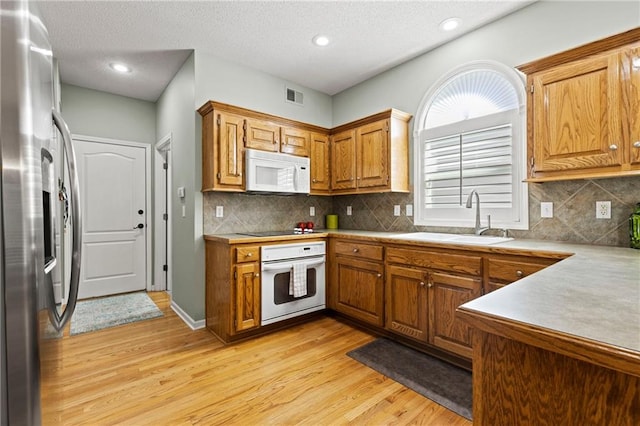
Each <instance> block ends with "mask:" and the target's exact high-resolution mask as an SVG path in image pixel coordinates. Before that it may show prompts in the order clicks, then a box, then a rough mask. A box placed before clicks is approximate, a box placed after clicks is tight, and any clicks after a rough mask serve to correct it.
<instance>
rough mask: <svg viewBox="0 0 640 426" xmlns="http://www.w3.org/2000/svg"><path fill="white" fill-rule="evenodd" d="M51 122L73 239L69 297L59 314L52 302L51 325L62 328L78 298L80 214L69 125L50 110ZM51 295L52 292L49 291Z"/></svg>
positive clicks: (80, 252)
mask: <svg viewBox="0 0 640 426" xmlns="http://www.w3.org/2000/svg"><path fill="white" fill-rule="evenodd" d="M52 113H53V123H54V124H55V126H56V127H57V128H58V130H59V131H60V134H61V135H62V141H63V146H64V151H65V154H66V155H65V158H66V159H67V167H68V168H69V180H70V182H69V184H70V190H71V222H72V231H73V240H72V244H71V250H72V255H71V278H70V283H69V299H68V300H67V305H66V307H65V308H64V311H63V312H62V314H59V313H58V311H57V309H56V308H55V304H52V305H51V307H52V310H53V312H52V313H53V317H54V319H55V320H54V321H52V322H53V326H54V327H55V328H56V329H57V330H58V331H60V330H62V329H63V328H64V326H65V325H66V324H67V322H69V320H70V319H71V315H73V311H74V310H75V309H76V302H77V300H78V289H79V287H80V265H81V261H82V214H81V212H80V205H81V203H80V185H79V184H78V171H77V169H76V154H75V151H74V149H73V145H72V141H71V133H70V132H69V127H68V126H67V123H65V121H64V119H63V118H62V116H61V115H60V113H59V112H58V111H56V110H52ZM51 294H52V295H53V292H51Z"/></svg>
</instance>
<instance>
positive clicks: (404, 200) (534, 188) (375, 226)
mask: <svg viewBox="0 0 640 426" xmlns="http://www.w3.org/2000/svg"><path fill="white" fill-rule="evenodd" d="M543 201H550V202H553V214H554V217H553V218H548V219H547V218H544V219H543V218H541V216H540V202H543ZM596 201H611V219H596V217H595V203H596ZM638 202H640V178H639V177H620V178H611V179H593V180H575V181H561V182H546V183H536V184H529V230H528V231H510V234H511V235H512V236H515V237H516V238H533V239H541V240H553V241H569V242H574V243H586V244H597V245H609V246H621V247H628V246H629V228H628V218H629V215H630V214H631V211H632V210H633V207H634V206H635V204H636V203H638ZM397 204H399V205H400V206H401V207H402V209H401V211H402V215H401V216H394V215H393V206H394V205H397ZM407 204H413V194H395V193H394V194H366V195H342V196H334V197H319V196H304V195H294V196H278V195H252V194H228V193H219V192H213V193H205V194H204V232H205V233H228V232H251V231H271V230H281V229H290V228H293V226H294V225H295V223H296V222H299V221H302V220H304V221H309V220H311V221H313V222H314V223H315V224H316V227H318V228H323V227H324V216H325V215H327V214H337V215H338V216H339V227H340V228H342V229H365V230H372V231H373V230H375V231H401V232H412V231H432V232H443V231H450V232H459V233H468V232H473V230H472V228H471V227H470V228H464V229H463V228H433V227H423V226H414V225H413V218H412V217H407V216H405V206H406V205H407ZM217 205H221V206H224V217H223V218H216V217H215V211H216V206H217ZM312 206H313V207H315V209H316V215H315V216H314V217H311V216H310V215H309V207H312ZM347 206H351V207H352V210H353V214H352V215H351V216H347V215H346V210H347ZM471 225H472V224H470V226H471Z"/></svg>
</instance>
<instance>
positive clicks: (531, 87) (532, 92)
mask: <svg viewBox="0 0 640 426" xmlns="http://www.w3.org/2000/svg"><path fill="white" fill-rule="evenodd" d="M531 93H533V84H532V85H531Z"/></svg>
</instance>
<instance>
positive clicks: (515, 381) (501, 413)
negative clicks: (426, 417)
mask: <svg viewBox="0 0 640 426" xmlns="http://www.w3.org/2000/svg"><path fill="white" fill-rule="evenodd" d="M518 243H519V244H522V245H526V244H530V245H531V246H532V247H533V246H536V247H537V246H538V243H534V242H531V243H528V242H526V241H519V242H518ZM546 246H547V247H546V248H552V247H553V246H557V247H558V248H560V247H563V245H562V244H553V243H550V244H546ZM564 249H569V250H572V251H575V254H574V255H573V256H571V257H569V258H567V259H566V260H563V261H562V262H559V263H558V264H556V265H555V266H551V267H549V268H547V269H545V270H542V271H540V272H538V273H536V274H535V275H534V276H531V277H529V278H527V279H523V280H522V281H521V282H518V283H515V284H513V285H510V286H508V287H507V288H504V289H503V290H501V291H499V292H494V293H491V294H488V295H485V296H484V297H482V298H479V299H476V300H473V301H470V302H468V303H466V304H464V305H462V306H461V307H459V308H458V314H459V315H460V316H461V317H462V318H463V319H465V320H466V321H467V322H468V323H469V324H470V325H471V326H472V327H473V328H474V333H473V338H472V339H473V368H474V375H473V381H474V382H473V394H474V400H473V415H474V424H479V425H518V424H567V425H569V424H590V425H595V424H598V425H614V424H615V425H637V424H639V423H640V253H639V252H637V251H634V250H631V249H621V248H619V249H615V248H609V247H597V246H571V247H564Z"/></svg>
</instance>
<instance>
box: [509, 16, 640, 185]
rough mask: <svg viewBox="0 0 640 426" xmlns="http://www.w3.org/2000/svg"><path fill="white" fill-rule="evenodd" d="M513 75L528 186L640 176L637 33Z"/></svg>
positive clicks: (542, 61) (534, 64) (639, 54)
mask: <svg viewBox="0 0 640 426" xmlns="http://www.w3.org/2000/svg"><path fill="white" fill-rule="evenodd" d="M518 69H520V70H521V71H522V72H524V73H525V74H527V85H528V88H529V95H528V96H529V99H528V112H527V128H528V159H529V172H528V180H529V181H532V182H543V181H551V180H566V179H583V178H591V177H614V176H624V175H634V174H640V118H639V114H638V111H639V110H640V28H636V29H634V30H631V31H627V32H625V33H622V34H619V35H616V36H612V37H609V38H606V39H603V40H599V41H596V42H594V43H590V44H587V45H584V46H580V47H578V48H575V49H572V50H568V51H566V52H562V53H558V54H556V55H553V56H550V57H547V58H544V59H540V60H538V61H535V62H531V63H529V64H525V65H522V66H520V67H518Z"/></svg>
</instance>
